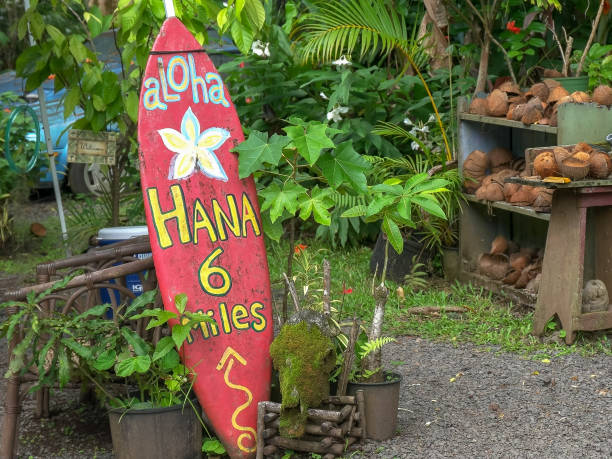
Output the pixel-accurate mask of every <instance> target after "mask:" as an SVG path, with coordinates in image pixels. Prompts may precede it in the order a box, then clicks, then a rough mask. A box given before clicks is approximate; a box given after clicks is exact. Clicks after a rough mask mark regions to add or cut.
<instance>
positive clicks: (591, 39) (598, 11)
mask: <svg viewBox="0 0 612 459" xmlns="http://www.w3.org/2000/svg"><path fill="white" fill-rule="evenodd" d="M604 3H605V1H604V0H601V1H600V2H599V9H598V10H597V16H595V21H593V24H592V28H591V35H589V39H588V41H587V44H586V46H585V47H584V51H583V52H582V56H581V57H580V63H579V64H578V68H577V69H576V76H577V77H579V76H580V73H581V72H582V66H583V65H584V60H585V59H586V55H587V54H588V53H589V49H590V48H591V44H592V43H593V39H594V38H595V32H597V26H598V25H599V20H600V19H601V13H602V12H603V8H604Z"/></svg>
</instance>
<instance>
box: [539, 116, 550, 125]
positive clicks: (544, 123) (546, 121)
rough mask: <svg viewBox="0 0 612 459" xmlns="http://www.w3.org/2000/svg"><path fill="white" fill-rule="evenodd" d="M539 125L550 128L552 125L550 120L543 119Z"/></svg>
mask: <svg viewBox="0 0 612 459" xmlns="http://www.w3.org/2000/svg"><path fill="white" fill-rule="evenodd" d="M537 124H541V125H543V126H548V125H549V124H550V118H541V119H540V121H538V122H537Z"/></svg>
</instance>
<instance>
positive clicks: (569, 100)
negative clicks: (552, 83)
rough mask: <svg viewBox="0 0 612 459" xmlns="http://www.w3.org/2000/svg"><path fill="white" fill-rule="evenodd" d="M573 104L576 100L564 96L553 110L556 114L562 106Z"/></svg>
mask: <svg viewBox="0 0 612 459" xmlns="http://www.w3.org/2000/svg"><path fill="white" fill-rule="evenodd" d="M572 102H575V100H574V98H573V97H572V96H563V97H562V98H561V99H559V100H558V101H557V102H556V103H555V109H554V110H553V112H556V111H557V109H558V108H559V106H560V105H563V104H567V103H572Z"/></svg>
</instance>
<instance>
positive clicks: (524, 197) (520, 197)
mask: <svg viewBox="0 0 612 459" xmlns="http://www.w3.org/2000/svg"><path fill="white" fill-rule="evenodd" d="M531 188H532V187H530V186H527V185H522V186H521V187H520V188H519V189H518V191H517V192H516V193H514V194H513V195H512V197H511V198H510V204H514V205H516V206H530V205H531V204H532V203H533V194H532V192H531Z"/></svg>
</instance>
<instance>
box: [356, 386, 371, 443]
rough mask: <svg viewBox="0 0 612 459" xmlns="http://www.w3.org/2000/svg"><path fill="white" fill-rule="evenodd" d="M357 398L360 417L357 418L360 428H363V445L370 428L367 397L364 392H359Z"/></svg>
mask: <svg viewBox="0 0 612 459" xmlns="http://www.w3.org/2000/svg"><path fill="white" fill-rule="evenodd" d="M355 398H356V399H357V407H358V408H359V416H358V417H357V416H355V417H356V418H357V419H359V426H360V427H361V433H362V435H361V443H363V442H364V441H365V439H366V437H367V436H368V427H367V422H366V415H365V396H364V394H363V390H361V389H360V390H357V391H356V392H355Z"/></svg>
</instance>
